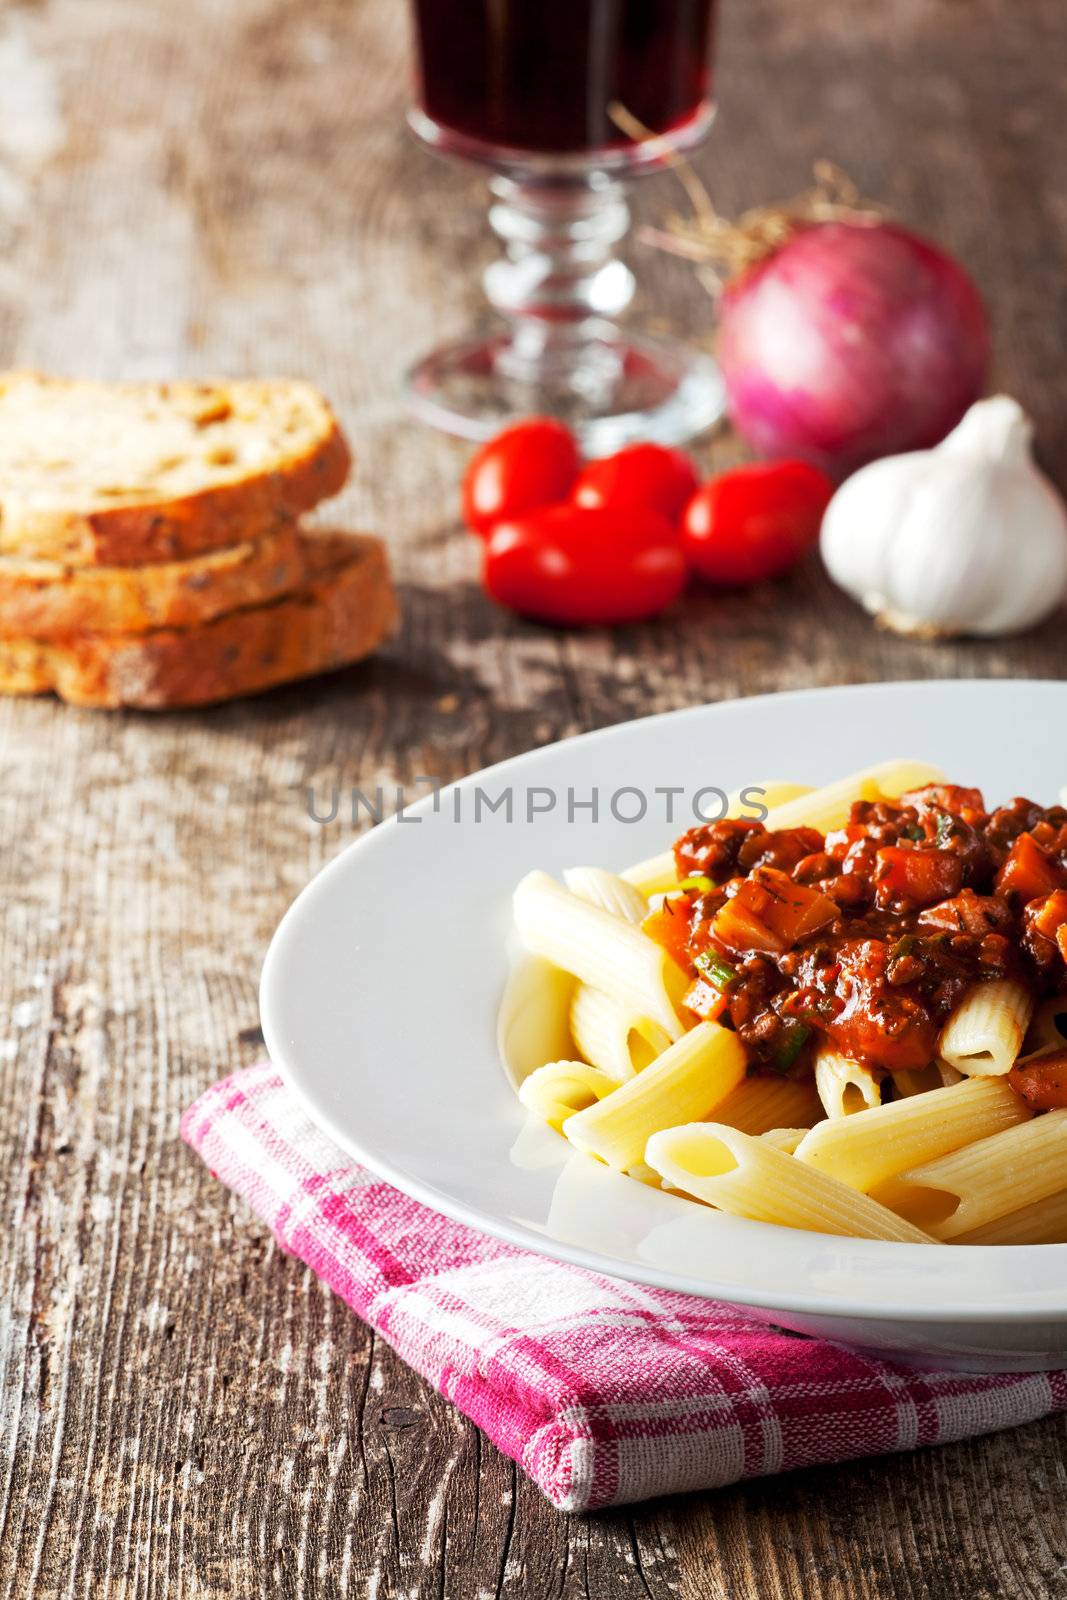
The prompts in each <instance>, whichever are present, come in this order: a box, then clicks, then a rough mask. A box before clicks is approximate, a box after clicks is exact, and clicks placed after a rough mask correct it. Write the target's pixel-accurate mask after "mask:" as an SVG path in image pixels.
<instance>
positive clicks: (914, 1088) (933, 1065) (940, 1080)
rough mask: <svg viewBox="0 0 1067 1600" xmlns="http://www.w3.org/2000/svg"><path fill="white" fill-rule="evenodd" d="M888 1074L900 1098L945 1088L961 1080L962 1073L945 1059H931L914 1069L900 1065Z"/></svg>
mask: <svg viewBox="0 0 1067 1600" xmlns="http://www.w3.org/2000/svg"><path fill="white" fill-rule="evenodd" d="M889 1076H890V1077H891V1078H892V1080H893V1088H894V1089H895V1090H896V1093H897V1095H898V1096H899V1097H900V1098H901V1099H906V1098H907V1097H908V1096H909V1095H913V1094H926V1093H927V1092H928V1091H929V1090H930V1089H947V1088H948V1087H949V1086H950V1084H953V1083H960V1082H962V1080H963V1073H962V1072H960V1071H959V1070H958V1069H957V1068H956V1067H950V1066H949V1064H948V1062H947V1061H931V1062H930V1065H929V1066H927V1067H917V1068H914V1069H912V1068H909V1067H901V1068H898V1070H897V1071H896V1072H891V1073H890V1074H889Z"/></svg>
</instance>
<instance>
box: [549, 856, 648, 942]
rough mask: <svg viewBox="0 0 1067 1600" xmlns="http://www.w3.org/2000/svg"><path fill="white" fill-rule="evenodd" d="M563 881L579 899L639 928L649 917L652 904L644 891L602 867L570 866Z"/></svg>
mask: <svg viewBox="0 0 1067 1600" xmlns="http://www.w3.org/2000/svg"><path fill="white" fill-rule="evenodd" d="M563 881H564V883H565V884H566V885H567V888H568V889H569V890H570V892H571V894H576V895H577V896H578V898H579V900H588V902H589V904H590V905H591V906H600V907H601V909H602V910H604V911H610V912H611V914H612V916H613V917H621V918H622V920H623V922H632V923H633V924H634V926H635V927H637V926H639V925H640V923H642V922H643V921H644V919H645V917H647V916H648V901H647V899H646V898H645V896H644V895H643V894H642V893H641V891H640V889H638V888H635V886H634V885H633V884H632V883H627V882H626V879H625V878H620V877H619V876H618V874H617V873H614V872H605V871H604V870H603V868H602V867H568V868H567V870H566V872H565V873H564V874H563Z"/></svg>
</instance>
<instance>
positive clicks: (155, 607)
mask: <svg viewBox="0 0 1067 1600" xmlns="http://www.w3.org/2000/svg"><path fill="white" fill-rule="evenodd" d="M303 579H304V556H303V552H302V546H301V539H300V535H299V534H298V533H297V529H296V524H295V523H293V522H285V523H282V524H281V525H280V526H279V527H277V528H275V530H274V531H273V533H267V534H264V535H263V537H262V538H261V539H253V540H249V541H246V542H245V543H244V544H238V545H233V546H231V548H230V549H228V550H212V551H209V552H208V554H207V555H203V556H193V557H192V558H191V559H190V560H189V561H157V562H155V563H153V564H152V565H150V566H144V567H69V566H64V565H63V564H62V563H61V562H58V561H41V560H37V561H34V560H24V559H22V558H21V557H18V556H0V635H17V636H22V637H23V638H25V637H27V636H28V637H30V638H32V639H42V640H43V639H51V640H55V639H68V638H69V637H70V636H71V635H72V634H81V633H147V632H148V631H149V629H152V628H188V627H192V626H194V625H195V624H197V623H201V622H210V621H211V619H212V617H221V616H224V615H225V614H226V612H228V611H238V610H240V609H242V608H243V607H247V606H256V605H262V604H264V602H266V601H268V600H273V599H275V598H276V597H277V596H278V595H281V594H287V593H289V591H290V590H293V589H298V588H299V587H300V585H301V583H302V582H303Z"/></svg>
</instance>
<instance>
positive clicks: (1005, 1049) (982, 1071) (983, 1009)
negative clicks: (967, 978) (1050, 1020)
mask: <svg viewBox="0 0 1067 1600" xmlns="http://www.w3.org/2000/svg"><path fill="white" fill-rule="evenodd" d="M1033 1009H1034V1002H1033V998H1032V997H1031V996H1030V995H1029V994H1027V992H1026V990H1025V989H1024V988H1023V987H1022V985H1021V984H1018V983H1014V982H1012V980H1011V979H1009V978H998V979H996V980H994V981H993V982H991V983H978V984H975V986H974V988H973V989H971V991H970V992H969V993H968V994H966V995H965V996H964V997H963V999H962V1000H961V1001H960V1003H959V1005H958V1006H957V1007H956V1009H955V1011H954V1012H953V1013H952V1015H951V1016H950V1017H949V1019H948V1022H947V1023H946V1024H945V1027H944V1029H943V1031H942V1034H941V1043H940V1050H941V1054H942V1055H943V1056H944V1058H945V1060H946V1061H947V1062H948V1064H949V1066H951V1067H955V1068H956V1069H957V1071H959V1072H963V1073H966V1075H967V1076H968V1077H997V1076H1000V1075H1001V1074H1002V1073H1005V1072H1010V1071H1011V1069H1012V1067H1013V1066H1014V1065H1015V1061H1016V1058H1017V1057H1018V1055H1019V1051H1020V1050H1021V1049H1022V1043H1023V1038H1024V1036H1025V1034H1026V1028H1027V1024H1028V1023H1029V1021H1030V1014H1031V1012H1032V1011H1033Z"/></svg>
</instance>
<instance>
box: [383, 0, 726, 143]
mask: <svg viewBox="0 0 1067 1600" xmlns="http://www.w3.org/2000/svg"><path fill="white" fill-rule="evenodd" d="M714 9H715V0H415V19H416V36H417V38H418V41H419V85H418V96H419V99H420V102H421V105H422V109H423V111H424V112H425V114H426V115H427V116H428V117H429V118H430V119H431V120H432V121H433V122H435V123H436V124H437V125H438V127H439V128H440V129H441V130H442V132H443V134H444V138H443V140H442V142H443V143H445V144H447V142H448V133H449V132H451V133H454V134H457V135H459V136H460V137H461V138H462V139H467V140H471V141H475V142H477V143H480V144H485V145H493V146H496V147H498V148H501V147H502V148H504V149H512V150H528V151H534V152H540V153H543V154H546V155H547V154H571V153H573V154H579V153H582V154H587V153H588V152H590V151H594V150H604V149H607V148H609V147H611V146H617V145H620V144H625V143H627V142H628V140H627V138H626V135H625V134H624V132H623V131H622V130H621V129H620V127H619V125H618V123H617V122H616V121H614V120H613V118H612V115H611V111H612V107H613V106H616V105H617V106H621V107H622V108H623V109H624V110H625V111H626V112H628V113H629V115H630V117H632V118H634V119H635V120H636V122H638V123H640V124H641V125H642V127H644V128H647V129H648V130H649V131H650V132H652V133H658V134H667V133H674V132H677V131H680V130H682V129H684V128H685V126H686V124H688V123H691V122H694V121H696V120H697V119H702V118H703V117H704V115H705V114H706V111H707V108H708V105H709V103H710V98H711V37H712V26H713V13H714Z"/></svg>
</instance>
